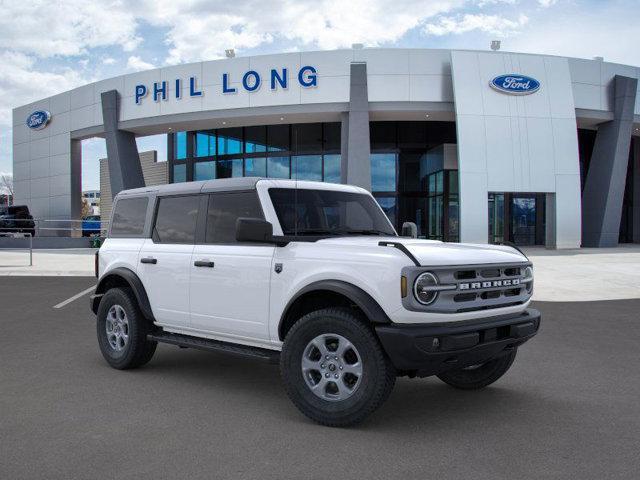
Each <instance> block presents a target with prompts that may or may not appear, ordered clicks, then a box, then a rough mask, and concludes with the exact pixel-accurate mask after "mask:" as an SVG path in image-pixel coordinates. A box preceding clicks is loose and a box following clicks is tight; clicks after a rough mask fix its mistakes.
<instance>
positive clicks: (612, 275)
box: [523, 244, 640, 302]
mask: <svg viewBox="0 0 640 480" xmlns="http://www.w3.org/2000/svg"><path fill="white" fill-rule="evenodd" d="M523 250H524V252H525V253H526V254H527V256H528V257H529V259H530V260H531V261H532V262H533V268H534V277H535V285H534V288H533V291H534V292H533V299H534V300H538V301H550V302H588V301H595V300H621V299H631V298H640V245H630V244H623V245H621V246H619V247H617V248H580V249H575V250H547V249H545V248H527V249H523Z"/></svg>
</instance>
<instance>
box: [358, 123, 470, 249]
mask: <svg viewBox="0 0 640 480" xmlns="http://www.w3.org/2000/svg"><path fill="white" fill-rule="evenodd" d="M370 136H371V187H372V191H373V195H374V197H375V198H376V200H378V203H379V204H380V206H381V207H382V209H383V210H384V211H385V213H386V214H387V216H388V217H389V219H390V220H391V222H392V223H393V224H394V226H395V227H396V229H397V230H398V231H400V229H401V228H402V224H403V223H404V222H414V223H415V224H416V225H417V227H418V237H420V238H430V239H437V240H445V241H451V242H457V241H459V238H460V234H459V216H460V214H459V208H458V204H459V202H458V172H457V163H455V164H453V165H450V164H445V153H444V147H443V144H445V143H450V144H455V143H456V131H455V124H454V123H453V122H371V123H370Z"/></svg>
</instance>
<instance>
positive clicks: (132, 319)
mask: <svg viewBox="0 0 640 480" xmlns="http://www.w3.org/2000/svg"><path fill="white" fill-rule="evenodd" d="M97 316H98V321H97V333H98V344H99V345H100V351H101V352H102V356H103V357H104V358H105V360H106V361H107V363H109V365H111V366H112V367H113V368H117V369H119V370H126V369H129V368H136V367H140V366H142V365H144V364H146V363H147V362H149V360H151V358H152V357H153V354H154V353H155V351H156V347H157V345H158V344H157V342H153V341H149V340H147V333H148V329H149V322H148V321H147V319H145V318H144V316H143V315H142V313H141V312H140V309H139V308H138V304H137V303H136V299H135V296H134V295H133V293H132V292H131V290H129V289H128V288H113V289H111V290H109V291H108V292H107V293H105V295H104V297H102V300H101V301H100V306H99V307H98V315H97Z"/></svg>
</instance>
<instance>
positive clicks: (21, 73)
mask: <svg viewBox="0 0 640 480" xmlns="http://www.w3.org/2000/svg"><path fill="white" fill-rule="evenodd" d="M34 64H35V59H34V58H33V57H30V56H27V55H25V54H23V53H17V52H12V51H5V52H0V65H2V71H1V72H0V124H4V125H10V124H11V109H12V108H14V107H17V106H19V105H24V104H26V103H29V102H32V101H34V100H37V99H39V98H46V97H49V96H51V95H54V94H56V93H59V92H64V91H67V90H71V89H72V88H75V87H77V86H79V85H82V84H84V83H87V82H88V81H89V80H88V79H86V78H84V77H83V76H82V75H81V74H80V73H78V72H77V71H74V70H72V69H69V68H65V69H61V70H60V71H58V72H46V71H39V70H37V69H35V68H34Z"/></svg>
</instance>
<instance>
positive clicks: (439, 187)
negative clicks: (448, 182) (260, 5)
mask: <svg viewBox="0 0 640 480" xmlns="http://www.w3.org/2000/svg"><path fill="white" fill-rule="evenodd" d="M443 190H444V171H442V170H441V171H439V172H438V173H436V193H437V194H438V195H440V194H441V193H442V192H443Z"/></svg>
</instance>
